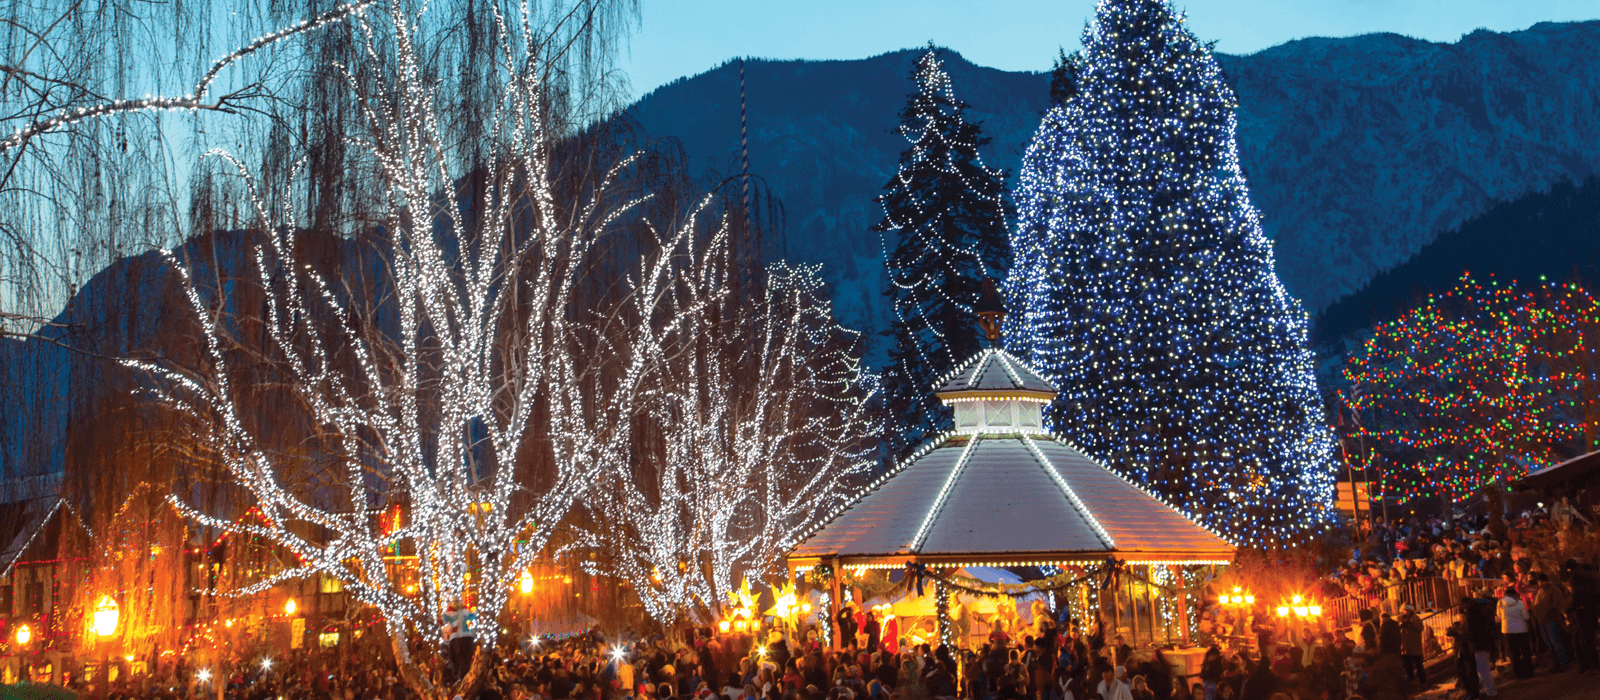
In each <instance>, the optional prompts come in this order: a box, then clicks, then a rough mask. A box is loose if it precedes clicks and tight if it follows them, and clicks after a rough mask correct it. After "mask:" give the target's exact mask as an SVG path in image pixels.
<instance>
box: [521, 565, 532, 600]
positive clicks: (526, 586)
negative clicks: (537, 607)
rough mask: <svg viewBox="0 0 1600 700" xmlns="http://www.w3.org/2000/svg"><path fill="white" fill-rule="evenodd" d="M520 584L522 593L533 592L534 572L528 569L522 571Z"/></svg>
mask: <svg viewBox="0 0 1600 700" xmlns="http://www.w3.org/2000/svg"><path fill="white" fill-rule="evenodd" d="M520 586H521V588H522V594H523V595H528V594H529V593H532V592H533V574H531V573H528V572H526V571H524V572H522V581H521V583H520Z"/></svg>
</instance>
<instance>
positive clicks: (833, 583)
mask: <svg viewBox="0 0 1600 700" xmlns="http://www.w3.org/2000/svg"><path fill="white" fill-rule="evenodd" d="M828 561H829V562H830V564H829V566H830V567H831V568H832V569H833V575H832V576H829V577H828V623H827V624H828V648H829V649H830V650H832V651H838V650H840V649H843V648H844V647H843V646H841V645H840V642H841V641H842V640H840V639H839V637H840V636H841V635H840V634H839V633H838V632H836V631H835V630H834V629H833V625H834V621H835V620H838V619H839V611H840V610H842V609H843V607H844V605H843V601H842V600H841V598H842V597H843V593H844V592H843V591H842V590H840V587H839V576H840V574H843V573H844V571H843V570H841V569H840V568H839V558H838V557H832V558H830V559H828Z"/></svg>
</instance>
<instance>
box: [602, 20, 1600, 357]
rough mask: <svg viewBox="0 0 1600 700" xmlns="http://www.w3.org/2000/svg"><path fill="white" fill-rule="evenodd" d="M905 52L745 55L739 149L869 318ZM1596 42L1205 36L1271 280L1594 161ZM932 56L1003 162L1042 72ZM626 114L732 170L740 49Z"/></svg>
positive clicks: (1035, 109) (1577, 30)
mask: <svg viewBox="0 0 1600 700" xmlns="http://www.w3.org/2000/svg"><path fill="white" fill-rule="evenodd" d="M1202 38H1204V37H1202ZM1049 48H1050V47H1041V51H1042V52H1045V53H1049ZM920 51H921V50H920V49H916V50H910V49H908V50H905V51H897V52H893V53H888V54H884V55H881V56H875V57H872V58H868V59H862V60H856V61H767V60H750V61H748V62H747V63H746V65H745V83H746V89H747V92H748V97H747V107H748V111H749V130H750V146H749V148H750V167H751V171H752V172H753V173H755V174H756V175H759V176H761V177H763V178H764V179H765V180H766V181H767V182H768V183H770V184H771V185H772V187H773V191H774V194H776V195H778V196H779V197H781V198H782V200H783V203H784V205H785V207H786V210H787V214H788V228H787V232H788V235H787V241H786V249H787V253H788V255H789V256H790V257H792V258H794V259H796V260H799V261H803V262H821V263H824V264H825V266H824V275H825V277H826V278H827V279H828V280H829V281H830V282H832V283H833V285H834V287H835V293H836V295H837V303H838V308H839V312H840V316H841V318H842V320H844V322H846V323H847V324H850V325H852V326H854V327H856V328H858V329H861V330H865V331H868V332H869V333H876V332H878V331H881V330H883V329H885V328H887V327H888V307H887V305H886V304H885V303H884V300H883V298H882V296H881V292H882V290H883V288H884V285H885V279H884V276H883V274H884V273H883V265H882V259H883V255H884V244H883V242H882V241H881V240H880V238H879V236H878V235H877V234H874V233H871V232H870V230H869V228H870V226H871V225H872V224H873V223H874V222H876V221H877V220H878V219H879V218H880V217H881V210H880V209H879V208H878V205H877V204H875V203H873V201H872V198H873V197H874V196H876V195H877V194H879V193H880V192H881V191H882V187H883V185H884V183H885V182H887V181H888V178H889V176H890V175H891V174H892V173H893V172H894V168H895V163H896V161H897V159H898V156H899V153H900V152H901V151H902V150H904V148H905V142H904V141H903V140H902V139H901V138H900V137H899V136H898V135H896V134H894V133H893V132H892V129H893V127H894V124H895V119H896V113H897V110H898V109H899V107H900V105H901V104H902V103H903V102H904V100H905V95H906V94H907V93H908V91H909V90H910V89H911V83H910V81H909V80H908V79H907V75H908V73H909V71H910V69H911V66H912V63H913V61H914V60H915V57H916V56H917V55H918V54H919V52H920ZM1596 55H1600V22H1579V23H1563V24H1556V23H1541V24H1538V25H1535V26H1533V27H1531V28H1529V29H1527V30H1524V31H1519V32H1509V33H1494V32H1488V31H1479V32H1474V33H1472V34H1470V35H1467V36H1465V37H1463V38H1462V39H1461V40H1460V41H1457V42H1454V43H1433V42H1427V41H1421V40H1416V39H1410V38H1406V37H1402V36H1398V35H1394V34H1371V35H1364V36H1357V37H1349V38H1341V39H1321V38H1317V39H1304V40H1298V41H1292V42H1289V43H1286V44H1283V45H1280V46H1276V47H1272V48H1269V49H1266V50H1263V51H1260V52H1257V53H1254V54H1250V55H1247V56H1230V55H1219V56H1218V60H1219V62H1220V63H1221V64H1222V67H1223V70H1224V73H1225V74H1226V77H1227V79H1228V81H1229V83H1230V84H1231V85H1232V86H1233V87H1234V89H1235V91H1236V92H1237V94H1238V99H1239V111H1238V118H1239V141H1240V143H1239V146H1240V158H1241V161H1242V165H1243V167H1244V171H1245V174H1246V176H1247V177H1248V178H1249V181H1250V186H1251V192H1252V198H1253V201H1254V202H1255V203H1256V205H1257V206H1258V207H1259V208H1260V209H1261V211H1262V214H1263V219H1264V225H1265V228H1266V232H1267V234H1268V235H1269V236H1271V237H1272V238H1273V240H1274V244H1275V255H1276V258H1277V269H1278V273H1279V276H1280V277H1281V278H1282V279H1283V281H1284V284H1285V285H1286V286H1287V287H1288V288H1289V290H1290V291H1291V292H1292V293H1293V294H1295V295H1296V296H1298V297H1299V298H1300V299H1301V300H1302V301H1304V302H1305V304H1306V306H1307V309H1308V310H1310V311H1316V310H1319V309H1322V308H1324V307H1326V306H1328V305H1329V304H1331V303H1332V302H1333V301H1335V300H1336V299H1338V298H1340V297H1341V296H1344V295H1346V294H1349V293H1351V292H1354V291H1356V290H1357V289H1360V288H1361V287H1362V285H1364V284H1365V283H1366V282H1367V281H1368V280H1370V279H1371V278H1372V277H1373V276H1374V275H1376V274H1377V273H1378V272H1379V271H1381V270H1385V269H1388V268H1391V267H1393V266H1395V265H1397V264H1399V263H1401V262H1403V261H1404V260H1406V259H1407V258H1409V257H1410V256H1411V255H1412V254H1414V253H1416V252H1417V251H1418V250H1420V249H1421V248H1422V247H1423V246H1424V245H1427V244H1428V243H1429V242H1430V241H1432V240H1433V239H1434V238H1435V237H1436V236H1437V235H1438V234H1439V233H1440V232H1442V231H1446V230H1450V229H1452V228H1454V227H1456V226H1458V225H1460V224H1461V223H1462V222H1463V221H1465V220H1467V219H1469V218H1471V217H1472V216H1474V215H1476V214H1479V213H1481V212H1483V211H1484V210H1485V209H1487V208H1488V207H1490V206H1491V205H1492V204H1493V203H1494V202H1496V201H1504V200H1510V199H1514V198H1516V197H1517V196H1519V195H1521V194H1522V193H1524V192H1529V191H1537V190H1543V189H1546V188H1548V187H1549V186H1550V185H1551V184H1553V183H1556V182H1562V181H1582V180H1583V179H1584V178H1586V177H1588V176H1589V175H1591V174H1594V173H1596V172H1600V61H1594V60H1593V57H1594V56H1596ZM946 69H947V70H948V71H949V73H950V74H951V77H952V80H953V84H954V87H955V92H956V97H958V98H959V99H962V100H964V101H966V102H968V103H969V104H971V105H972V109H971V111H970V112H969V115H970V116H971V118H973V119H976V120H981V121H982V122H983V130H984V133H985V134H986V135H987V136H990V137H991V138H992V139H993V141H992V142H991V143H990V144H989V146H987V147H986V149H985V151H984V155H985V158H986V159H987V161H988V163H989V164H990V165H992V166H996V167H1000V168H1005V169H1008V170H1010V171H1011V174H1012V176H1013V177H1014V176H1015V175H1016V170H1017V167H1018V163H1019V161H1020V159H1021V155H1022V152H1023V149H1024V148H1026V146H1027V143H1028V141H1029V139H1031V138H1032V136H1033V132H1034V130H1035V129H1036V128H1037V126H1038V123H1039V119H1040V117H1041V116H1042V115H1043V113H1044V111H1045V110H1046V109H1047V107H1048V100H1049V81H1050V78H1049V75H1048V74H1042V73H1040V74H1035V73H1016V72H1007V71H1000V70H995V69H991V68H985V67H982V66H975V65H973V64H971V63H969V62H967V61H965V60H963V59H962V58H961V57H960V56H958V55H956V54H954V53H953V52H946ZM633 113H634V115H635V117H636V118H637V119H638V120H639V121H640V122H641V123H642V124H644V125H645V127H646V128H648V129H649V131H650V133H651V134H653V135H655V136H672V137H676V138H678V139H680V140H681V141H682V143H683V145H684V147H685V149H686V151H687V152H688V154H689V156H690V158H691V167H694V168H712V169H716V170H718V171H721V172H723V173H730V172H733V171H735V170H736V169H737V166H738V156H739V64H738V63H737V62H731V63H728V64H725V65H723V66H721V67H718V68H716V69H714V70H711V71H708V72H706V73H703V74H700V75H697V76H694V77H690V78H684V79H681V80H679V81H676V82H674V83H671V84H669V85H666V86H663V87H661V88H659V89H657V90H655V91H653V92H651V93H650V94H648V95H645V96H644V97H643V98H642V99H640V100H639V101H638V102H637V103H636V104H635V105H634V107H633ZM880 347H881V343H880Z"/></svg>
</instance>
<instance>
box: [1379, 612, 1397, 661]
mask: <svg viewBox="0 0 1600 700" xmlns="http://www.w3.org/2000/svg"><path fill="white" fill-rule="evenodd" d="M1401 641H1402V635H1401V634H1400V622H1399V621H1398V620H1396V619H1394V616H1392V615H1390V614H1389V613H1384V614H1383V620H1382V622H1380V623H1379V624H1378V651H1380V652H1382V653H1384V654H1394V655H1395V656H1399V655H1400V648H1401Z"/></svg>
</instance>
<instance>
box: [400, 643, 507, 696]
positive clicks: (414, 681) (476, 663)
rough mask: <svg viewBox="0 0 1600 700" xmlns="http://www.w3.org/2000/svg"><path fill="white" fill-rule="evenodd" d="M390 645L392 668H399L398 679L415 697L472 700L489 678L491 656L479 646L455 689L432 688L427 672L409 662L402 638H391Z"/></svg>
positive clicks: (445, 687) (487, 650)
mask: <svg viewBox="0 0 1600 700" xmlns="http://www.w3.org/2000/svg"><path fill="white" fill-rule="evenodd" d="M389 645H390V647H391V648H392V649H393V650H394V659H395V666H396V667H398V668H399V669H400V678H401V680H403V681H405V684H406V687H408V688H410V689H411V692H413V693H416V694H417V697H420V698H423V700H451V699H452V698H455V697H458V696H459V697H462V698H467V699H468V700H471V699H472V698H476V697H477V696H478V691H479V690H481V689H482V688H483V682H484V681H485V680H488V678H489V665H490V661H492V660H493V659H494V654H493V653H491V652H490V650H489V649H486V648H484V647H482V646H477V647H474V648H473V651H472V665H471V666H469V667H468V668H467V675H466V677H464V678H462V679H461V680H460V681H458V682H457V683H456V684H455V686H453V687H450V686H440V685H434V684H433V680H432V679H430V678H428V673H427V671H425V670H424V669H423V668H422V666H421V665H420V664H418V663H417V662H415V661H412V660H411V654H410V650H409V649H408V648H407V645H406V641H405V639H404V638H403V637H399V636H394V635H391V636H390V637H389Z"/></svg>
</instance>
